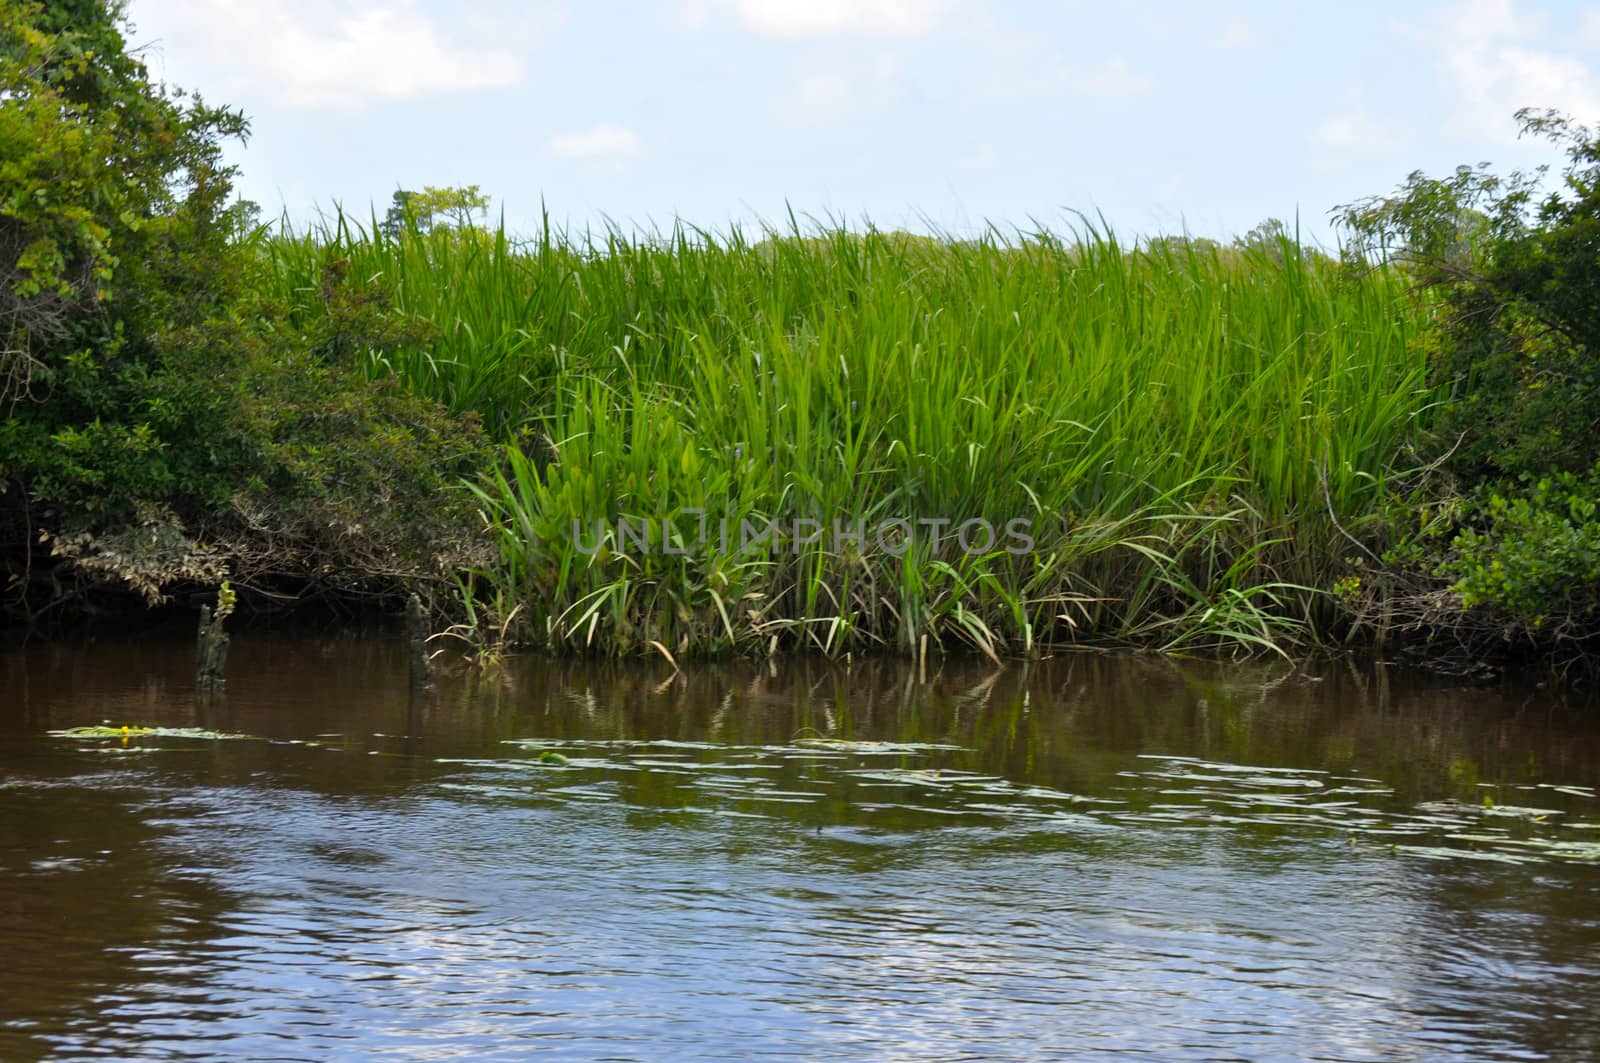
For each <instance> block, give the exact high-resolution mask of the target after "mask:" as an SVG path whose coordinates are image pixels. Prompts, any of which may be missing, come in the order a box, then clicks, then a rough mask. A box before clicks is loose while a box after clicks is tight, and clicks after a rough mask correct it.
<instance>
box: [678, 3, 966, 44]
mask: <svg viewBox="0 0 1600 1063" xmlns="http://www.w3.org/2000/svg"><path fill="white" fill-rule="evenodd" d="M954 6H955V4H954V3H953V2H952V0H689V2H688V3H685V4H683V5H681V6H680V8H679V16H680V19H681V20H682V21H683V22H684V23H685V24H688V25H691V26H694V25H700V24H703V23H704V22H705V21H706V20H707V19H709V18H710V17H712V16H713V15H722V16H727V17H731V18H732V19H733V20H734V21H735V22H736V23H737V24H738V25H739V26H741V27H742V28H744V29H745V30H748V31H749V32H751V33H755V34H758V35H760V36H763V37H775V38H778V39H780V40H800V39H805V38H811V37H842V36H861V37H918V36H922V35H924V34H927V33H932V32H933V31H934V30H936V29H938V28H939V27H940V26H941V25H942V24H943V23H944V21H945V19H946V17H947V16H948V15H950V14H951V13H952V11H953V9H954Z"/></svg>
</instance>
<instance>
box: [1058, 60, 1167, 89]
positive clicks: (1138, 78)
mask: <svg viewBox="0 0 1600 1063" xmlns="http://www.w3.org/2000/svg"><path fill="white" fill-rule="evenodd" d="M1053 80H1054V81H1055V83H1056V86H1057V88H1058V90H1059V91H1061V92H1065V93H1067V94H1069V95H1073V96H1101V97H1116V96H1148V95H1150V93H1152V92H1154V91H1155V87H1156V83H1155V82H1154V81H1152V80H1151V79H1149V78H1147V77H1145V76H1144V75H1143V74H1140V73H1138V72H1136V71H1135V70H1134V69H1133V68H1132V67H1130V66H1129V65H1128V61H1127V60H1126V59H1124V58H1123V57H1122V56H1120V55H1114V56H1112V57H1111V58H1110V59H1107V60H1106V61H1105V62H1103V63H1099V64H1096V65H1094V66H1089V67H1084V68H1082V69H1073V68H1067V69H1064V70H1062V71H1060V72H1059V73H1058V74H1057V75H1056V76H1055V78H1054V79H1053Z"/></svg>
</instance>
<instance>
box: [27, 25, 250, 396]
mask: <svg viewBox="0 0 1600 1063" xmlns="http://www.w3.org/2000/svg"><path fill="white" fill-rule="evenodd" d="M119 17H120V9H119V8H118V7H116V6H109V7H108V6H107V5H106V4H105V3H104V2H102V0H71V2H64V3H52V4H50V5H48V6H46V5H41V4H35V3H30V2H27V0H0V34H3V36H0V99H4V101H5V106H4V107H0V398H4V399H16V398H18V397H20V396H23V395H27V394H32V393H34V392H36V391H37V390H38V389H39V388H41V387H43V386H46V385H48V383H49V382H50V380H51V379H52V378H53V377H54V375H55V374H56V373H57V372H59V371H60V370H61V369H62V367H63V365H64V364H65V362H66V360H67V358H68V357H70V356H73V355H76V354H78V353H80V352H81V351H82V350H83V349H84V348H85V347H86V346H98V347H100V348H101V349H105V348H106V347H108V346H114V345H117V344H121V343H123V342H126V341H127V339H128V338H129V332H128V331H126V330H124V329H119V326H124V325H127V324H131V323H138V324H141V325H145V326H149V325H152V324H157V323H160V324H165V323H166V322H167V321H168V320H183V319H185V318H192V316H193V315H194V314H196V313H204V312H205V309H206V307H207V304H208V303H209V302H210V301H211V298H212V297H213V296H214V295H215V293H216V292H217V291H218V289H219V287H220V286H221V285H222V284H223V283H225V281H226V279H227V274H226V273H225V272H224V273H223V274H221V275H217V274H215V273H213V272H212V271H210V270H208V269H207V268H206V266H207V265H208V264H209V263H208V260H210V259H212V258H214V257H215V255H216V252H217V250H218V248H219V247H220V245H221V244H222V242H223V240H224V239H225V237H226V235H227V234H226V233H225V232H224V231H222V227H221V226H220V225H218V218H219V214H220V212H221V210H222V208H223V206H224V205H225V203H226V201H227V197H228V194H229V189H230V185H229V178H230V176H231V170H230V169H229V168H228V167H226V166H224V165H223V163H222V143H223V141H224V140H226V139H227V138H230V137H242V136H244V134H245V132H246V130H247V124H246V122H245V120H244V118H243V116H242V115H240V114H238V113H237V112H233V111H229V110H226V109H223V108H213V107H208V106H206V105H205V104H204V103H203V102H202V101H201V100H200V99H199V98H198V97H192V98H186V97H182V96H177V95H174V96H167V95H165V94H163V93H160V92H158V91H155V90H154V89H152V88H151V86H150V84H149V82H148V79H147V75H146V72H145V68H144V65H143V64H142V63H141V62H139V61H138V59H136V58H135V57H133V56H131V55H129V54H128V53H127V51H126V49H125V47H124V45H123V41H122V36H121V32H120V29H119V26H118V19H119ZM174 280H181V281H184V282H186V283H185V286H184V288H183V296H182V297H181V298H179V297H174V296H173V295H171V294H167V292H168V291H169V289H168V287H167V285H168V284H169V282H172V281H174Z"/></svg>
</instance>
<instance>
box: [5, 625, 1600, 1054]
mask: <svg viewBox="0 0 1600 1063" xmlns="http://www.w3.org/2000/svg"><path fill="white" fill-rule="evenodd" d="M191 668H192V646H191V644H190V642H189V640H188V639H187V638H182V637H177V638H167V637H165V636H161V635H159V634H154V633H152V634H147V635H146V636H144V637H142V638H140V639H138V640H134V641H128V642H99V643H96V644H93V645H90V646H87V647H81V648H76V649H62V648H53V647H48V646H44V645H38V644H35V645H32V646H29V647H27V648H26V649H24V650H22V651H17V652H12V653H10V654H7V655H0V956H3V958H4V960H3V963H0V1059H3V1060H30V1059H86V1058H109V1059H117V1060H167V1059H185V1060H307V1061H322V1060H342V1059H385V1058H389V1059H397V1060H445V1059H465V1060H520V1059H524V1058H528V1057H529V1056H541V1057H549V1058H552V1059H574V1060H579V1059H582V1060H590V1059H614V1060H625V1059H752V1058H777V1059H797V1058H815V1059H851V1058H854V1059H874V1060H881V1059H915V1060H947V1059H948V1060H956V1059H968V1060H977V1059H982V1060H991V1059H1051V1058H1061V1059H1101V1058H1105V1059H1110V1058H1115V1059H1152V1060H1185V1059H1195V1060H1198V1059H1208V1060H1209V1059H1250V1060H1263V1059H1284V1060H1312V1059H1316V1060H1412V1059H1416V1060H1425V1059H1426V1060H1432V1059H1461V1060H1492V1059H1493V1060H1499V1059H1503V1060H1530V1059H1560V1060H1567V1059H1577V1060H1582V1059H1593V1058H1600V800H1597V798H1596V797H1595V792H1594V789H1593V788H1594V787H1595V785H1596V784H1597V782H1600V707H1597V706H1594V705H1585V704H1581V703H1580V704H1557V703H1555V702H1554V701H1552V700H1551V699H1549V698H1548V697H1546V696H1545V695H1544V694H1543V693H1541V692H1539V691H1523V692H1508V691H1482V690H1473V689H1469V688H1465V687H1458V686H1452V685H1450V684H1447V683H1443V682H1440V681H1438V680H1429V679H1422V678H1418V677H1408V676H1401V675H1396V674H1391V673H1389V672H1387V671H1385V670H1383V669H1381V668H1366V669H1362V668H1345V667H1332V668H1329V669H1325V670H1321V671H1318V672H1316V673H1315V674H1312V675H1307V674H1304V673H1299V672H1296V671H1294V670H1293V669H1288V668H1283V667H1264V668H1263V667H1248V668H1246V667H1220V666H1214V665H1212V666H1206V665H1191V666H1182V665H1178V664H1174V663H1172V662H1165V661H1159V660H1151V659H1140V658H1106V657H1087V656H1086V657H1073V658H1062V659H1056V660H1052V661H1046V662H1041V663H1038V664H1035V665H1033V666H1031V667H1026V668H1024V667H1021V666H1014V667H1011V668H1008V669H1005V670H1003V671H999V670H995V669H992V668H990V667H987V666H984V667H974V666H972V665H970V664H966V665H961V666H959V667H958V666H953V665H952V666H946V667H944V668H942V669H938V670H932V669H930V671H929V673H928V674H927V675H925V676H924V675H919V674H917V673H916V672H915V671H914V670H907V669H904V668H901V667H898V666H895V665H890V664H874V665H870V666H860V665H858V666H856V667H854V668H846V667H829V666H825V665H822V664H819V663H814V662H789V663H780V664H777V665H775V666H773V667H770V668H769V667H768V666H766V665H765V664H762V665H738V666H727V667H717V668H706V669H697V670H695V671H693V672H690V673H688V674H685V675H680V676H676V677H674V676H672V675H671V674H670V672H671V670H670V668H668V667H666V666H665V665H664V664H661V663H659V662H646V663H642V664H637V665H633V666H630V667H618V666H601V665H582V664H573V663H550V662H546V661H540V660H528V661H523V662H519V663H517V664H516V665H515V666H513V667H512V668H510V669H509V670H508V673H507V674H506V675H505V676H504V677H503V678H499V679H488V678H485V677H482V676H474V675H470V674H458V675H454V676H441V677H440V678H439V679H438V681H437V682H436V683H435V685H434V687H433V689H432V690H430V691H429V692H427V693H426V694H425V695H423V696H421V697H419V698H412V697H411V696H410V695H409V693H408V691H407V688H406V680H405V665H404V660H403V657H402V656H401V653H400V652H399V648H398V647H397V646H395V645H394V644H393V643H392V641H391V640H387V639H380V638H372V637H354V636H351V637H341V638H332V639H307V638H295V639H289V638H282V637H271V636H266V635H255V636H251V635H244V636H237V637H236V640H235V645H234V648H233V653H232V657H231V660H230V669H229V675H230V679H229V690H228V693H227V695H226V697H225V698H222V699H220V700H216V701H213V702H212V703H211V704H209V705H197V703H196V701H195V699H194V698H193V696H192V693H191V691H190V689H189V682H188V678H189V673H190V670H191ZM102 721H111V722H113V723H114V724H116V725H119V726H120V725H121V724H124V723H127V724H140V725H149V726H162V727H167V728H194V727H198V728H205V729H209V730H211V731H216V732H225V733H229V734H236V735H242V736H246V737H235V738H226V739H215V738H199V737H185V736H182V735H174V734H155V735H144V736H140V735H130V736H129V737H128V738H127V739H126V740H124V739H123V738H120V737H113V738H82V737H66V736H51V735H50V734H49V732H51V731H52V730H62V729H65V728H70V727H73V726H76V725H82V724H98V723H100V722H102ZM545 754H553V755H551V756H546V755H545Z"/></svg>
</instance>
